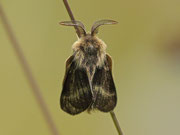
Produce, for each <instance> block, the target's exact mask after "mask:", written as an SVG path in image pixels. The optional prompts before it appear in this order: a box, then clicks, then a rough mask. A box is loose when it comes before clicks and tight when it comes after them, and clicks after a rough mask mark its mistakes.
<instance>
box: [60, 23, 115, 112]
mask: <svg viewBox="0 0 180 135" xmlns="http://www.w3.org/2000/svg"><path fill="white" fill-rule="evenodd" d="M116 23H117V22H116V21H113V20H100V21H97V22H95V23H94V24H93V26H92V29H91V33H86V31H85V28H84V25H83V24H82V23H81V22H80V21H64V22H60V24H61V25H65V26H76V27H77V28H78V30H79V32H80V38H79V39H78V41H76V42H75V43H74V44H73V46H72V49H73V55H72V56H70V57H69V58H68V59H67V61H66V73H65V76H64V81H63V88H62V93H61V97H60V106H61V108H62V110H64V111H65V112H67V113H69V114H71V115H76V114H79V113H81V112H83V111H85V110H87V111H91V110H93V109H98V110H100V111H102V112H109V111H112V110H113V109H114V107H115V106H116V103H117V95H116V88H115V84H114V81H113V77H112V60H111V57H110V56H109V55H108V54H107V53H106V44H105V43H104V42H103V41H102V40H101V39H99V38H98V37H97V36H96V35H97V33H98V28H99V26H101V25H106V24H116Z"/></svg>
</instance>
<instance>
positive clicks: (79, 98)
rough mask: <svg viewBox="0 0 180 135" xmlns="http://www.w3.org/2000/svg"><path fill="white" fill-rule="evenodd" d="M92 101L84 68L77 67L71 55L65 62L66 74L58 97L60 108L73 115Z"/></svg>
mask: <svg viewBox="0 0 180 135" xmlns="http://www.w3.org/2000/svg"><path fill="white" fill-rule="evenodd" d="M91 102H92V93H91V89H90V85H89V80H88V77H87V74H86V70H85V69H83V68H78V67H77V66H76V64H75V62H74V61H73V56H71V57H70V58H69V59H68V60H67V62H66V75H65V77H64V81H63V90H62V93H61V98H60V105H61V108H62V109H63V110H64V111H65V112H67V113H69V114H71V115H75V114H78V113H80V112H83V111H84V110H86V109H87V108H88V107H89V105H90V104H91Z"/></svg>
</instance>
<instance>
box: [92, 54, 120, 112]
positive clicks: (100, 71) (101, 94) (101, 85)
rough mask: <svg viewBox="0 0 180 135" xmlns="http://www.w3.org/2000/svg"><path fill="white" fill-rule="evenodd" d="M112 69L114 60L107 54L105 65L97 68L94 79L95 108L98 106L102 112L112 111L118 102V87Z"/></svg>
mask: <svg viewBox="0 0 180 135" xmlns="http://www.w3.org/2000/svg"><path fill="white" fill-rule="evenodd" d="M111 69H112V60H111V57H110V56H109V55H108V54H107V55H106V60H105V66H104V67H101V68H98V67H97V68H96V71H95V74H94V78H93V81H92V87H93V93H94V94H95V95H94V96H95V101H94V103H93V108H97V109H99V110H100V111H102V112H109V111H112V110H113V109H114V107H115V106H116V103H117V95H116V88H115V85H114V81H113V77H112V71H111Z"/></svg>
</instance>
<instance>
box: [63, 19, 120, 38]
mask: <svg viewBox="0 0 180 135" xmlns="http://www.w3.org/2000/svg"><path fill="white" fill-rule="evenodd" d="M117 23H118V22H117V21H114V20H99V21H96V22H95V23H94V24H93V26H92V28H91V35H92V36H95V35H96V34H97V33H98V29H99V26H101V25H109V24H117ZM60 24H61V25H65V26H76V27H77V28H78V30H79V32H80V37H82V36H86V31H85V27H84V25H83V23H82V22H80V21H63V22H60Z"/></svg>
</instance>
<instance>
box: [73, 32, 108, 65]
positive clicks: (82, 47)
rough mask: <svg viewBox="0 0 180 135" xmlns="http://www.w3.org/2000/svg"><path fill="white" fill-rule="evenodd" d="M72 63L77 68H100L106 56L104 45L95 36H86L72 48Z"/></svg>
mask: <svg viewBox="0 0 180 135" xmlns="http://www.w3.org/2000/svg"><path fill="white" fill-rule="evenodd" d="M72 49H73V55H74V61H76V64H77V66H79V67H84V68H88V67H102V66H103V65H104V59H105V56H106V52H105V51H106V44H105V43H104V42H103V41H102V40H101V39H99V38H98V37H96V36H91V35H90V34H87V35H86V36H84V37H81V38H80V39H79V40H78V41H76V42H75V43H74V44H73V46H72Z"/></svg>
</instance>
